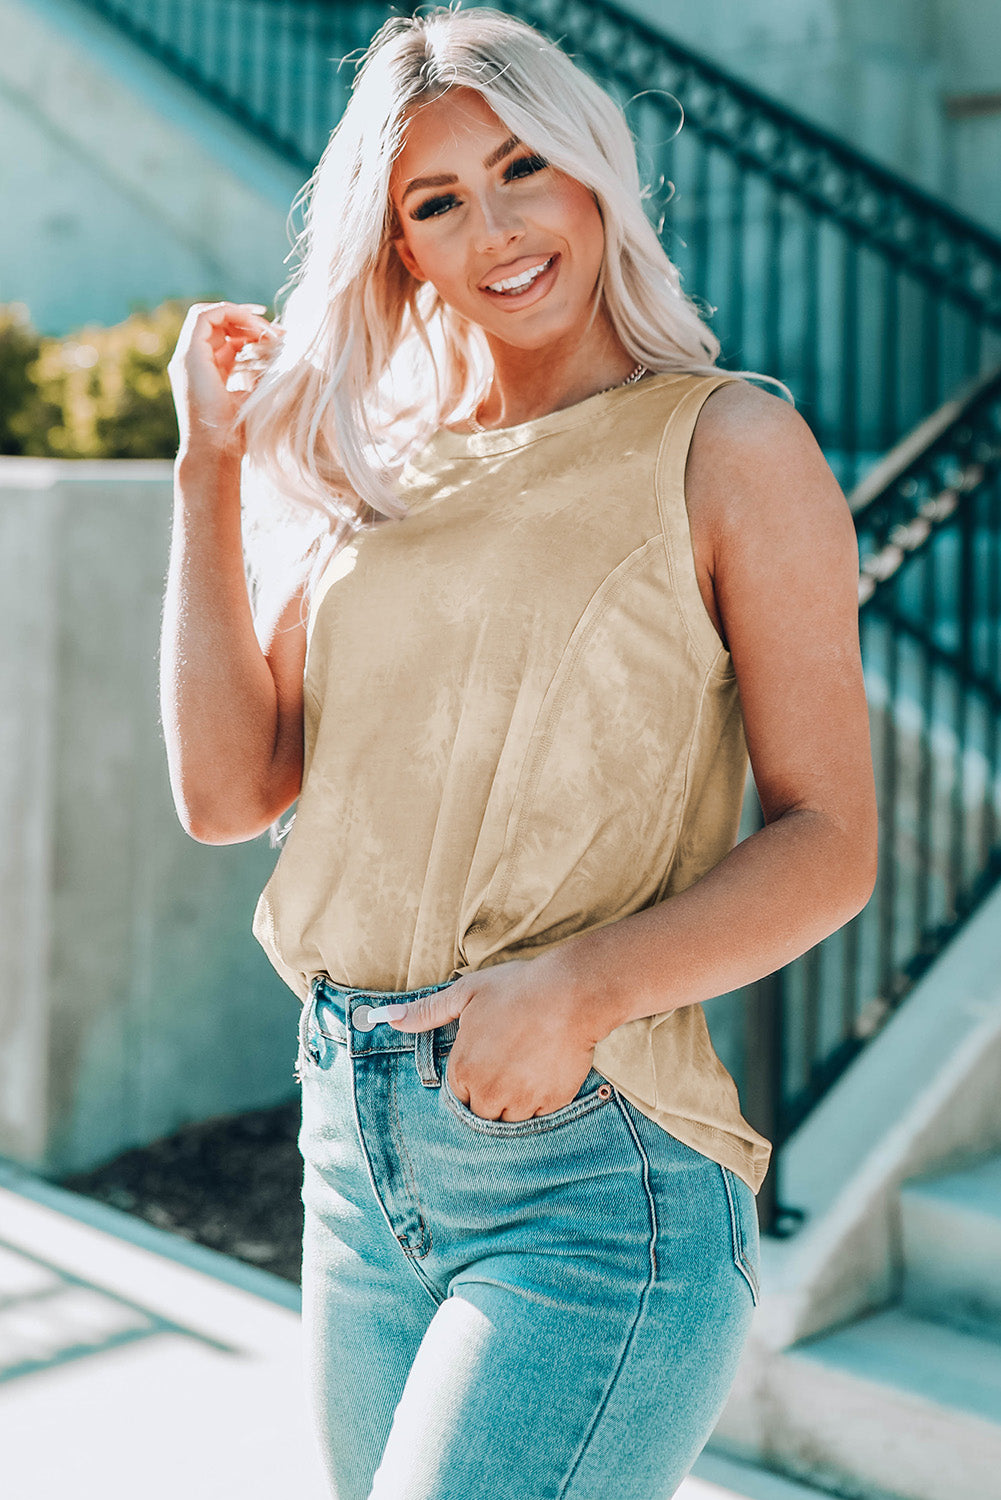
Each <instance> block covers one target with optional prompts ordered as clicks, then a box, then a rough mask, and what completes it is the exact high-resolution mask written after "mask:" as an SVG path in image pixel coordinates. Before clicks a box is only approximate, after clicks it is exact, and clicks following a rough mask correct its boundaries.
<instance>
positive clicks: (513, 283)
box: [487, 256, 553, 292]
mask: <svg viewBox="0 0 1001 1500" xmlns="http://www.w3.org/2000/svg"><path fill="white" fill-rule="evenodd" d="M552 263H553V257H552V256H550V257H549V259H548V260H547V261H544V262H543V263H542V265H541V266H533V267H532V268H531V270H529V271H524V272H522V274H521V275H520V276H512V277H510V278H509V279H508V280H507V281H492V282H490V284H489V286H488V287H487V291H488V292H513V291H515V290H517V291H522V290H523V289H524V288H525V287H526V286H531V285H532V282H533V281H534V280H535V279H536V277H537V276H541V275H542V273H543V271H548V270H549V267H550V266H551V265H552Z"/></svg>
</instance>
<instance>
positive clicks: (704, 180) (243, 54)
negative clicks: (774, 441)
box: [81, 0, 1001, 489]
mask: <svg viewBox="0 0 1001 1500" xmlns="http://www.w3.org/2000/svg"><path fill="white" fill-rule="evenodd" d="M81 3H84V4H86V5H88V6H89V7H90V8H91V9H92V10H96V11H99V12H100V13H101V14H102V15H104V16H105V17H107V18H108V19H110V20H112V21H114V22H115V24H116V25H117V26H118V27H120V28H121V29H123V30H124V31H126V32H128V34H129V35H130V36H132V37H133V38H134V39H135V40H136V41H138V42H139V43H141V44H142V45H143V46H144V47H146V48H147V49H148V50H149V51H151V52H152V53H153V54H154V55H155V56H156V57H158V58H159V59H160V60H161V61H162V62H163V63H164V64H165V65H166V66H167V67H169V68H171V69H173V70H174V71H175V72H176V73H178V74H180V75H181V76H182V77H183V78H185V79H187V80H188V81H189V82H190V83H192V84H194V85H195V86H196V87H197V88H198V89H199V91H200V92H201V93H202V94H203V95H204V96H206V97H207V98H209V99H211V100H213V101H214V102H215V103H216V104H218V105H219V106H220V107H221V108H223V109H225V110H226V111H228V112H229V113H230V114H231V115H232V116H234V117H235V118H236V119H238V120H239V121H241V122H242V123H243V124H244V125H246V126H247V127H248V128H250V129H252V130H253V131H254V132H255V133H256V134H257V135H258V137H260V138H261V139H262V140H263V141H265V142H266V143H267V144H269V145H270V146H272V147H273V148H274V149H275V150H276V151H278V152H280V153H281V155H282V156H284V157H285V159H286V160H288V161H290V162H291V163H293V164H294V165H295V166H296V167H297V168H298V169H300V170H301V171H302V172H303V175H304V176H305V175H306V174H307V173H308V171H309V170H311V168H312V167H313V165H314V164H315V162H316V160H317V159H318V157H319V155H320V153H321V151H322V149H323V147H324V145H325V143H326V141H327V138H328V134H329V131H330V129H331V128H332V126H333V125H334V124H335V123H336V121H337V119H338V117H339V115H340V113H341V111H342V109H343V107H344V103H345V100H346V98H347V95H348V92H349V89H350V84H351V79H352V76H353V71H354V62H355V61H356V59H357V57H358V56H359V55H360V53H361V51H362V50H363V48H364V47H365V45H366V43H367V42H368V41H369V40H370V38H371V36H372V34H373V33H374V32H375V30H376V29H377V27H378V26H379V25H380V24H381V22H382V21H383V20H385V18H386V17H387V16H388V15H389V14H392V13H393V12H394V11H395V12H396V13H402V12H408V11H411V10H413V9H414V8H415V7H413V6H410V5H407V4H397V5H395V6H390V5H389V4H386V3H377V0H351V3H346V0H81ZM468 3H470V4H475V3H476V0H468ZM501 8H502V9H505V10H508V11H509V12H511V13H512V14H514V15H518V16H521V17H522V18H524V19H525V20H527V21H529V22H531V23H533V24H535V25H537V26H538V27H539V28H540V29H541V30H542V31H544V32H545V33H547V34H548V35H550V36H552V37H553V38H555V39H556V40H559V41H560V42H561V44H562V45H563V46H564V48H565V49H566V50H567V51H568V52H570V53H571V54H573V55H574V56H575V57H576V59H577V60H578V61H579V62H580V63H581V65H582V66H584V67H585V68H587V69H588V70H589V71H590V72H591V73H592V74H593V75H594V76H595V77H596V78H597V79H598V81H599V82H600V83H601V84H603V85H604V86H605V87H606V88H607V89H608V90H609V92H611V93H612V94H613V95H614V96H615V97H617V98H618V99H619V101H620V103H622V105H623V106H624V108H625V110H626V114H627V117H628V118H629V121H630V124H631V126H632V128H633V131H634V133H635V135H636V138H637V141H638V143H639V148H640V155H641V161H642V168H643V173H644V177H645V179H646V180H647V182H648V183H649V184H650V186H651V189H652V196H651V200H650V207H651V212H652V213H653V214H654V216H655V217H656V219H657V220H658V222H661V223H662V228H661V232H662V236H663V239H664V242H665V245H666V248H667V249H668V252H669V253H670V255H671V256H672V258H673V259H674V260H675V261H676V263H677V264H678V266H679V269H680V270H681V272H682V275H683V278H684V285H685V287H686V288H687V290H688V291H689V292H690V293H691V294H693V295H694V296H696V298H697V299H698V300H699V301H700V302H701V303H703V304H704V305H705V306H706V307H707V308H711V309H713V310H714V312H713V317H712V324H713V327H714V330H715V332H716V333H717V335H718V336H719V338H720V339H721V341H722V346H723V355H722V360H721V362H722V363H723V364H724V365H725V366H726V367H728V368H730V369H735V368H745V369H746V368H751V369H758V370H763V371H766V372H768V373H769V374H779V375H781V377H782V379H784V380H785V381H786V383H787V384H788V385H789V386H790V388H791V389H792V390H793V391H794V393H795V394H796V398H797V401H798V403H799V405H800V407H801V409H802V411H803V413H804V415H805V416H806V418H807V419H808V421H809V422H810V425H811V426H812V428H813V430H814V432H815V433H816V434H817V437H818V440H819V441H820V443H821V445H822V447H823V448H824V451H825V453H826V454H827V457H828V461H829V462H830V464H831V467H832V469H833V470H834V472H835V474H836V475H837V477H838V479H839V480H840V482H841V484H842V485H843V486H844V487H845V488H846V489H848V488H850V487H851V486H852V485H854V484H855V483H856V481H857V480H858V479H859V478H860V477H861V476H862V475H863V474H864V473H865V471H866V470H867V468H868V467H869V466H870V465H871V464H872V463H873V462H875V461H876V460H877V459H878V458H879V456H880V455H881V454H882V453H884V452H885V451H886V449H887V448H888V447H889V446H890V445H891V444H892V443H894V442H896V441H897V439H898V438H899V437H900V436H901V435H902V434H903V433H905V432H907V431H908V430H910V428H912V427H913V426H914V425H915V423H917V422H918V421H920V420H921V418H922V417H923V416H924V415H925V414H926V413H927V412H929V411H931V410H933V409H934V408H935V407H936V406H938V404H939V403H940V402H941V401H942V400H944V399H945V398H946V397H947V396H948V395H949V394H950V393H951V392H952V391H953V390H955V388H956V387H957V386H958V385H959V384H961V383H962V382H963V381H965V380H968V379H969V378H971V377H973V376H975V375H977V374H980V373H983V372H984V371H986V370H987V369H989V368H991V367H993V365H994V364H995V363H996V362H997V361H998V360H999V359H1001V239H999V238H998V237H997V236H995V235H993V234H991V233H990V232H989V231H987V230H986V229H984V228H982V227H981V226H979V225H977V224H976V223H974V222H973V221H972V220H970V219H967V218H965V217H964V216H963V215H961V214H959V213H956V212H954V211H953V210H952V209H950V208H949V207H947V206H946V205H945V204H944V203H942V202H941V201H939V200H938V199H936V198H935V197H933V196H932V195H930V194H928V193H925V192H922V191H921V190H920V189H919V188H916V187H915V186H913V185H912V184H911V183H908V182H907V181H906V180H904V179H903V178H901V177H899V176H897V175H896V174H895V173H893V172H891V171H889V170H887V169H886V168H885V167H883V166H881V165H880V164H879V163H878V162H876V161H873V160H871V159H870V158H868V157H867V156H865V155H864V154H863V153H861V152H859V151H857V150H855V149H854V148H853V147H851V146H849V145H848V144H847V143H846V142H844V141H842V140H840V139H838V137H837V136H835V135H833V134H831V133H829V132H827V131H824V130H822V129H820V128H819V127H817V126H815V125H813V124H812V123H811V122H809V121H808V120H806V119H804V118H802V117H801V116H799V115H797V114H796V113H795V112H794V111H792V110H789V109H787V108H785V107H784V106H783V105H780V104H778V103H776V102H775V101H774V100H771V99H769V98H768V97H767V96H766V95H764V94H762V93H759V92H758V91H757V90H755V89H753V88H751V87H749V86H748V85H747V84H745V83H743V82H741V81H739V80H738V79H736V78H734V77H732V76H731V75H729V74H727V73H726V72H725V71H724V70H723V69H721V68H718V67H716V65H715V64H713V63H712V62H710V61H709V60H708V59H707V58H704V57H701V56H700V55H698V54H697V53H695V52H693V51H692V50H691V49H690V48H688V47H685V46H682V45H681V44H680V43H679V42H676V41H674V40H673V39H671V38H669V37H666V36H663V35H662V34H660V33H659V32H657V31H656V30H654V29H653V28H652V27H650V26H646V25H644V24H643V23H642V22H640V21H639V20H637V19H635V18H634V17H632V16H629V15H626V14H625V13H623V12H621V11H619V10H618V9H617V7H616V6H615V5H614V4H612V3H610V0H504V3H503V4H502V5H501ZM682 111H683V112H684V120H685V124H684V128H683V129H682V130H681V131H680V134H678V127H679V125H680V122H681V112H682ZM672 186H673V188H674V189H675V191H674V192H673V195H672V191H671V190H672ZM669 199H670V201H668V200H669Z"/></svg>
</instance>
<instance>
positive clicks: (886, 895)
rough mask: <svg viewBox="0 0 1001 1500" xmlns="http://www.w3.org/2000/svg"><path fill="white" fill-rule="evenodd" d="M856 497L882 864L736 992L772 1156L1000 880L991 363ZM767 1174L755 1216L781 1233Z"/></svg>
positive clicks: (756, 1113) (1000, 577)
mask: <svg viewBox="0 0 1001 1500" xmlns="http://www.w3.org/2000/svg"><path fill="white" fill-rule="evenodd" d="M853 499H855V500H856V502H857V504H858V509H857V511H856V528H857V531H858V536H859V548H860V556H861V577H860V587H859V598H860V611H859V628H860V635H861V642H862V657H863V663H864V667H865V676H866V688H867V696H868V700H869V714H870V728H871V735H872V746H873V758H874V766H875V772H876V785H877V797H878V802H879V812H880V832H879V872H878V875H877V881H876V889H875V892H874V894H873V897H872V900H871V901H870V902H869V904H868V906H867V907H866V909H865V910H864V911H863V912H862V913H861V914H860V915H859V916H858V917H856V918H855V920H854V921H853V922H850V923H849V924H848V925H847V926H846V927H843V928H842V929H841V930H840V931H839V932H836V933H834V934H833V936H831V937H830V938H828V939H827V940H826V941H825V942H823V943H820V944H819V945H818V946H817V947H816V948H814V949H812V950H811V951H810V952H809V953H807V954H805V955H804V956H803V957H802V958H801V959H798V960H796V961H795V962H794V963H792V964H789V965H787V966H786V967H785V968H784V969H782V970H781V971H779V973H777V974H774V975H771V976H770V977H769V979H768V980H766V981H763V982H762V984H761V985H760V986H756V987H753V988H752V989H751V990H749V991H748V992H745V1001H746V1004H747V1007H748V1009H747V1021H748V1053H747V1055H745V1059H744V1068H743V1070H742V1071H743V1075H744V1085H745V1087H744V1090H743V1091H742V1092H744V1094H745V1098H746V1102H747V1105H748V1112H749V1114H750V1115H751V1116H752V1117H753V1118H754V1121H755V1124H756V1125H757V1127H758V1128H759V1129H761V1130H763V1131H764V1132H765V1133H766V1134H768V1136H769V1139H771V1140H772V1141H773V1144H774V1146H775V1147H776V1149H777V1151H778V1152H779V1153H780V1151H781V1147H782V1145H783V1144H784V1143H785V1142H786V1141H787V1140H788V1139H789V1137H790V1136H791V1135H792V1133H793V1131H794V1130H795V1129H796V1127H797V1126H798V1125H799V1124H800V1123H801V1122H802V1121H803V1119H805V1117H806V1116H807V1115H808V1114H809V1112H810V1110H811V1109H812V1108H813V1107H814V1105H815V1104H816V1103H817V1102H818V1101H819V1100H820V1099H821V1098H822V1097H823V1095H824V1094H825V1093H826V1092H827V1090H828V1089H829V1088H830V1086H831V1085H832V1083H834V1081H835V1080H836V1079H837V1078H839V1077H840V1076H841V1074H842V1073H843V1072H844V1071H845V1069H846V1068H847V1067H848V1065H849V1064H850V1063H851V1062H852V1060H853V1059H854V1058H855V1057H856V1056H857V1054H858V1053H859V1051H860V1050H861V1049H862V1047H863V1046H865V1044H866V1042H867V1041H868V1040H869V1039H870V1038H871V1037H872V1036H873V1035H874V1034H875V1033H876V1032H877V1031H878V1030H879V1029H880V1028H881V1026H882V1025H883V1024H884V1023H885V1022H886V1021H887V1020H888V1019H889V1017H890V1016H891V1015H892V1014H893V1012H894V1010H895V1009H896V1007H897V1006H898V1005H899V1004H900V1002H901V1000H902V999H903V998H904V996H905V995H906V994H907V993H908V991H909V990H910V989H911V988H912V986H913V985H914V983H915V982H916V981H917V980H918V979H919V978H920V977H921V975H922V974H923V973H924V971H925V970H926V969H927V967H928V965H929V964H930V963H931V962H932V960H933V959H934V958H935V957H936V956H937V955H938V954H939V953H940V952H941V951H942V949H943V948H944V946H945V944H946V943H947V942H948V940H949V938H950V937H951V936H952V935H953V934H954V933H955V931H956V930H957V928H958V927H959V926H960V925H961V923H962V922H963V921H964V920H965V919H966V918H967V917H968V916H969V915H970V913H971V912H972V911H973V910H974V908H975V907H976V906H977V904H978V903H979V901H980V900H981V899H982V898H983V896H984V895H985V894H986V893H987V892H988V891H989V890H990V889H991V888H992V887H993V886H994V885H995V884H996V883H997V881H998V879H999V878H1001V370H998V371H995V372H994V374H992V375H991V376H989V377H987V378H986V379H983V380H981V381H979V382H977V383H976V384H975V385H974V386H973V387H972V388H971V389H970V390H969V391H967V392H966V393H965V394H963V395H962V396H960V397H959V398H957V399H956V400H954V401H952V402H949V403H947V404H946V405H945V406H944V407H943V408H942V410H941V411H939V412H937V413H935V414H934V415H933V416H932V417H931V418H929V420H928V421H927V422H926V423H925V424H924V427H923V429H922V430H921V431H920V432H918V433H916V434H914V435H913V437H912V438H910V439H908V440H907V441H906V442H904V443H902V444H901V445H900V447H899V449H898V450H897V451H896V452H894V453H891V454H889V455H887V458H886V459H885V461H884V462H883V464H882V465H881V466H880V469H879V471H878V472H877V473H874V474H873V475H872V476H871V477H870V479H869V481H867V483H866V484H865V486H864V487H863V488H862V489H860V491H859V492H858V494H857V495H856V496H854V497H853ZM778 1162H779V1163H780V1162H781V1155H780V1154H779V1155H778ZM770 1176H771V1177H772V1180H771V1181H770V1182H768V1183H766V1187H767V1189H768V1191H767V1193H766V1194H765V1196H764V1198H763V1200H762V1203H761V1207H762V1210H763V1215H762V1216H763V1222H765V1223H767V1225H768V1227H769V1228H770V1229H771V1230H772V1231H773V1232H776V1233H782V1232H789V1231H791V1230H792V1229H793V1228H795V1225H796V1223H797V1219H798V1215H797V1211H796V1208H795V1205H789V1204H785V1203H783V1202H782V1197H781V1169H780V1167H779V1170H778V1171H777V1172H776V1173H775V1174H770Z"/></svg>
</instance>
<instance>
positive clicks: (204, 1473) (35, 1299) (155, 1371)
mask: <svg viewBox="0 0 1001 1500" xmlns="http://www.w3.org/2000/svg"><path fill="white" fill-rule="evenodd" d="M299 1337H300V1325H299V1290H298V1288H297V1287H294V1286H292V1285H291V1284H290V1283H289V1282H286V1281H283V1280H281V1279H280V1278H279V1277H276V1276H271V1275H269V1274H268V1273H267V1272H264V1271H259V1270H256V1269H255V1268H254V1267H252V1266H247V1265H244V1264H243V1263H242V1262H240V1261H236V1260H232V1259H230V1258H229V1257H228V1256H224V1255H219V1254H217V1253H216V1252H215V1251H212V1250H206V1249H204V1248H203V1247H202V1246H200V1245H194V1244H192V1243H190V1242H189V1241H188V1240H184V1239H182V1238H180V1237H178V1236H175V1235H170V1234H166V1233H164V1232H163V1231H162V1230H159V1229H156V1228H154V1227H153V1226H152V1225H149V1224H146V1223H145V1222H143V1221H142V1220H140V1219H134V1218H132V1217H131V1216H129V1215H128V1214H124V1213H120V1212H119V1211H118V1210H116V1209H113V1208H109V1207H107V1206H106V1205H104V1204H101V1203H96V1202H94V1201H92V1200H91V1199H88V1198H83V1197H80V1196H78V1195H77V1194H75V1193H69V1192H66V1191H65V1190H64V1189H62V1188H58V1187H54V1186H53V1185H52V1184H51V1183H47V1182H45V1181H43V1180H41V1179H40V1178H37V1177H33V1176H32V1175H31V1174H30V1173H27V1172H24V1171H22V1170H21V1169H19V1168H17V1167H16V1166H14V1165H12V1164H10V1163H4V1162H2V1161H0V1455H2V1457H0V1471H2V1488H3V1493H4V1496H5V1500H62V1497H63V1496H67V1495H71V1496H72V1497H73V1500H134V1496H135V1495H136V1494H141V1495H142V1497H143V1500H230V1497H236V1496H239V1497H240V1500H293V1497H294V1500H330V1494H329V1491H328V1490H327V1488H326V1485H325V1482H324V1480H323V1477H322V1474H321V1470H320V1464H319V1460H318V1458H317V1456H316V1454H315V1452H314V1448H313V1440H312V1436H311V1434H310V1432H309V1429H308V1426H307V1422H306V1417H305V1411H304V1406H305V1402H304V1392H303V1378H302V1374H301V1369H300V1354H299ZM526 1500H530V1497H527V1496H526ZM676 1500H817V1497H816V1495H815V1492H814V1491H812V1490H809V1489H805V1488H803V1487H802V1486H801V1485H794V1484H790V1483H788V1482H787V1481H784V1480H776V1479H774V1478H772V1477H771V1476H768V1475H761V1474H760V1473H758V1472H756V1471H752V1470H746V1469H744V1468H743V1466H740V1465H736V1464H732V1463H730V1462H729V1461H726V1460H722V1459H718V1458H716V1457H714V1456H712V1455H708V1454H704V1455H703V1456H702V1457H701V1458H700V1460H699V1462H698V1464H697V1465H696V1468H695V1472H694V1474H693V1475H692V1476H691V1477H690V1478H689V1479H687V1480H686V1481H685V1483H684V1484H683V1486H682V1488H681V1489H680V1490H679V1491H678V1494H677V1496H676Z"/></svg>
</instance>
